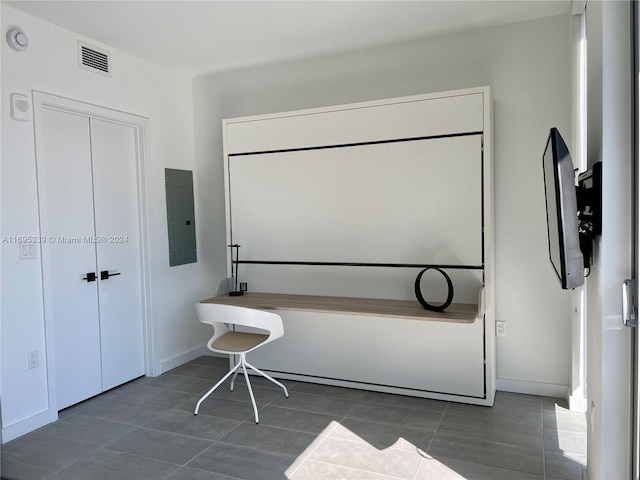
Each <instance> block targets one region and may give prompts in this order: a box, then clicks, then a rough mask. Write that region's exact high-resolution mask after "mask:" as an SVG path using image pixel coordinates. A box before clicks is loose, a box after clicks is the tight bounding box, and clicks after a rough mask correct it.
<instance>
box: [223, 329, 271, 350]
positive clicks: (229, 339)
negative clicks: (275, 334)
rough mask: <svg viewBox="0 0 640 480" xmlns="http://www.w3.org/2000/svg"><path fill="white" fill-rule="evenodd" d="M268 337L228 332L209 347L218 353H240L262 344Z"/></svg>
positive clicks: (258, 334)
mask: <svg viewBox="0 0 640 480" xmlns="http://www.w3.org/2000/svg"><path fill="white" fill-rule="evenodd" d="M267 338H269V335H263V334H261V333H246V332H229V333H226V334H224V335H222V336H221V337H220V338H218V339H217V340H216V341H215V342H212V343H211V346H212V347H213V348H215V349H216V350H218V351H221V352H222V351H225V352H232V353H236V352H242V351H245V350H248V349H250V348H253V347H256V346H258V345H260V344H261V343H263V342H264V341H265V340H266V339H267Z"/></svg>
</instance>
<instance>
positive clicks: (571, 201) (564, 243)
mask: <svg viewBox="0 0 640 480" xmlns="http://www.w3.org/2000/svg"><path fill="white" fill-rule="evenodd" d="M542 167H543V172H544V191H545V200H546V205H547V233H548V239H549V259H550V260H551V265H552V266H553V268H554V270H555V272H556V274H557V276H558V278H559V279H560V283H561V285H562V288H563V289H573V288H576V287H579V286H580V285H582V284H583V283H584V267H585V260H584V257H583V254H582V251H581V249H580V234H579V220H578V201H577V196H576V184H575V174H574V169H573V161H572V160H571V155H570V154H569V149H568V148H567V145H566V144H565V142H564V140H563V139H562V136H561V135H560V132H559V131H558V129H557V128H552V129H551V131H550V132H549V138H548V139H547V146H546V148H545V150H544V155H543V156H542Z"/></svg>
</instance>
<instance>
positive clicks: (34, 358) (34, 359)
mask: <svg viewBox="0 0 640 480" xmlns="http://www.w3.org/2000/svg"><path fill="white" fill-rule="evenodd" d="M39 366H40V353H39V352H38V350H31V351H30V352H29V368H30V369H31V368H38V367H39Z"/></svg>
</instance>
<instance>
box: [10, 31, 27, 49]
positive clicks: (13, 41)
mask: <svg viewBox="0 0 640 480" xmlns="http://www.w3.org/2000/svg"><path fill="white" fill-rule="evenodd" d="M7 43H8V44H9V46H10V47H11V48H13V49H14V50H15V51H17V52H20V51H22V50H24V49H25V48H27V46H28V45H29V39H28V38H27V35H26V34H25V33H24V32H23V31H22V30H20V29H19V28H14V29H13V30H9V31H8V32H7Z"/></svg>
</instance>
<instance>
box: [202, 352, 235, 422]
mask: <svg viewBox="0 0 640 480" xmlns="http://www.w3.org/2000/svg"><path fill="white" fill-rule="evenodd" d="M238 368H240V364H238V365H236V366H235V367H233V368H232V369H231V370H229V371H228V372H227V374H226V375H225V376H224V377H222V379H221V380H220V381H219V382H218V383H216V384H215V385H214V386H213V387H211V388H210V389H209V391H208V392H207V393H205V394H204V395H203V396H202V398H200V400H198V403H197V404H196V409H195V411H194V412H193V414H194V415H197V414H198V410H200V404H201V403H202V402H204V400H205V399H206V398H207V397H208V396H209V395H211V394H212V393H213V392H214V390H215V389H216V388H218V387H219V386H220V385H221V384H222V383H223V382H224V381H225V380H226V379H227V378H229V377H230V376H231V375H232V374H233V373H235V372H237V371H238Z"/></svg>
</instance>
